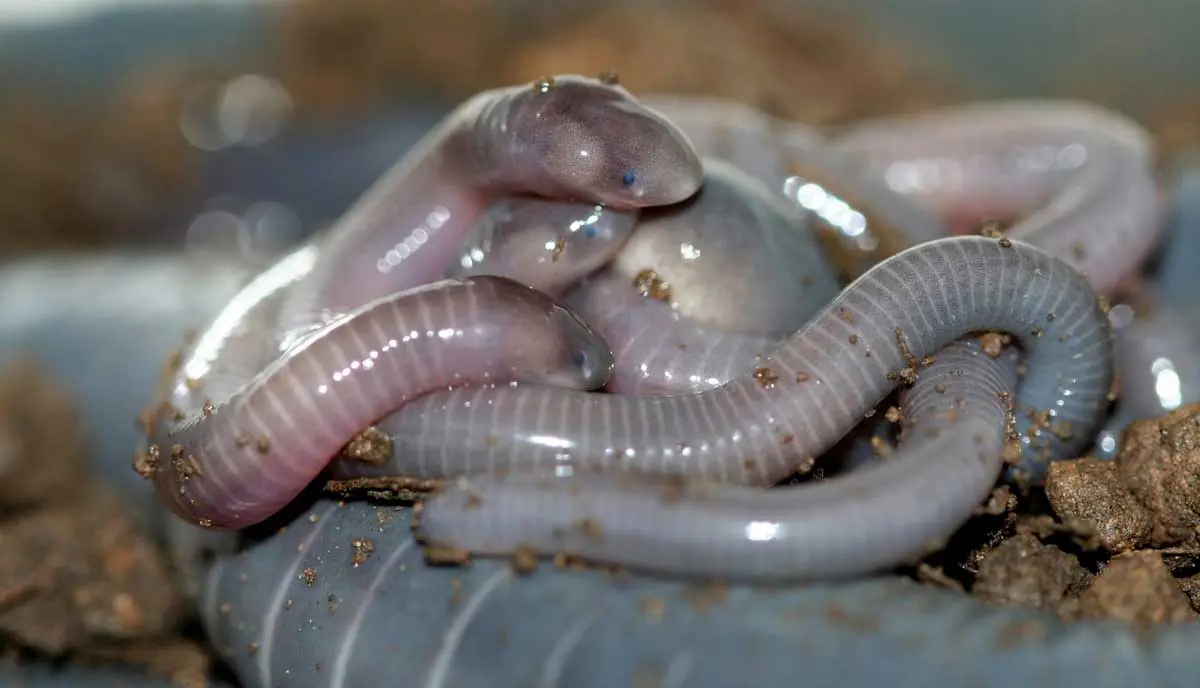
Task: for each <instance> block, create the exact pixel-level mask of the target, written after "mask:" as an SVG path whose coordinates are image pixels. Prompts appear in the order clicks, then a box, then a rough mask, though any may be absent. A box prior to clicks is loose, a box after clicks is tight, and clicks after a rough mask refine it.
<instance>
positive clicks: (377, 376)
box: [150, 259, 612, 529]
mask: <svg viewBox="0 0 1200 688" xmlns="http://www.w3.org/2000/svg"><path fill="white" fill-rule="evenodd" d="M286 260H287V259H285V261H286ZM289 267H290V266H289V265H288V264H287V263H283V264H282V267H280V266H278V265H277V266H276V270H277V271H279V270H284V271H286V270H289ZM273 277H274V275H273V273H272V271H268V272H267V273H265V274H264V276H262V277H260V278H259V280H258V284H257V285H256V284H252V285H251V287H249V288H248V291H247V292H244V294H245V295H246V296H247V297H248V298H249V297H250V296H252V295H265V296H266V297H267V298H266V299H263V300H260V301H259V302H258V303H254V304H252V305H251V307H250V308H248V309H247V310H246V312H247V317H248V318H250V319H252V318H255V317H256V316H259V315H261V314H263V313H269V311H270V308H269V304H270V301H269V297H270V296H271V295H272V292H271V291H268V290H267V289H263V288H262V287H261V286H258V285H261V284H262V281H263V279H264V278H267V279H270V278H273ZM247 300H248V299H247ZM241 324H242V325H248V326H249V327H248V328H247V329H248V330H249V331H250V332H253V333H260V332H269V330H264V329H261V328H258V327H256V326H255V325H257V324H258V323H255V322H253V321H248V322H245V323H241ZM252 336H256V335H252ZM268 341H269V340H268ZM262 344H263V340H262V339H261V337H258V341H254V340H251V342H250V343H249V344H248V345H246V346H251V347H258V346H261V345H262ZM611 366H612V359H611V356H610V355H609V353H608V346H607V344H605V342H604V340H603V339H601V338H599V337H598V336H596V335H595V334H594V333H593V332H592V331H591V330H590V329H589V328H588V327H587V325H585V324H584V323H583V322H582V321H580V320H579V319H578V318H576V316H575V315H574V314H573V313H572V312H571V311H569V310H568V309H567V308H566V307H564V306H563V305H561V304H560V303H558V302H557V301H555V300H554V299H553V298H551V297H550V296H548V295H546V294H544V293H542V292H538V291H536V290H534V289H530V288H529V287H526V286H524V285H521V284H518V283H517V282H514V281H512V280H509V279H507V278H503V277H494V276H487V275H483V276H478V277H472V278H467V279H465V280H445V281H441V282H435V283H432V284H429V285H425V286H422V287H418V288H415V289H410V290H408V291H405V292H400V293H398V294H395V295H393V296H389V297H385V298H383V299H378V300H376V301H374V302H372V303H369V304H367V305H366V306H364V307H362V308H360V309H358V310H357V311H355V312H354V313H352V314H350V315H348V316H345V317H344V318H341V319H339V320H338V321H335V322H334V323H331V324H330V325H329V326H327V327H326V328H324V329H323V330H320V331H318V332H316V333H314V334H313V335H311V336H309V337H306V338H304V339H303V340H301V341H300V342H299V343H297V344H296V345H295V346H293V347H292V348H291V349H289V350H288V351H287V352H285V353H284V354H283V355H282V356H281V357H280V358H278V359H277V360H275V361H274V362H273V363H272V364H271V365H269V366H267V368H266V369H265V370H264V371H262V372H261V373H259V374H258V375H257V376H256V377H255V378H254V379H253V381H252V382H251V383H250V384H248V385H246V386H244V387H241V388H239V389H238V390H237V391H235V392H233V393H232V394H231V395H230V396H228V397H227V398H226V399H224V400H223V401H222V403H221V405H220V406H218V407H205V408H204V410H203V411H202V412H201V413H200V414H199V415H198V416H193V417H191V418H188V419H186V420H185V421H184V422H183V423H182V424H180V425H178V426H174V427H171V425H170V424H169V423H168V422H162V423H160V426H159V428H158V429H157V431H156V432H154V433H153V435H152V444H151V448H150V451H151V453H152V454H151V455H152V457H153V456H157V460H156V461H154V462H153V463H152V464H151V468H152V469H153V471H152V474H151V477H152V478H153V479H154V483H155V487H156V489H157V490H158V494H159V496H160V497H161V498H162V500H163V501H164V502H165V503H166V504H167V506H168V507H170V508H171V510H172V511H174V512H175V513H176V514H177V515H179V516H181V517H183V518H185V519H187V520H189V521H191V522H193V523H196V524H199V525H201V526H204V527H206V528H213V529H232V528H244V527H247V526H250V525H254V524H255V523H258V522H260V521H262V520H263V519H265V518H267V517H268V516H271V515H272V514H274V513H275V512H277V511H279V510H280V509H281V508H283V507H284V506H285V505H286V504H287V503H288V502H290V501H291V500H292V499H293V498H295V497H296V495H298V494H300V492H301V491H302V490H303V489H304V488H305V487H306V486H308V484H309V483H311V482H312V481H313V479H314V478H316V477H317V475H319V474H320V473H321V472H322V471H323V470H324V468H325V466H326V465H327V464H328V463H329V460H330V458H331V457H333V456H335V455H337V454H338V452H339V450H340V449H341V448H342V447H343V446H345V445H346V443H347V442H349V441H350V440H351V439H352V438H353V437H354V436H355V434H357V433H358V432H359V431H360V430H362V429H363V428H364V427H366V426H367V425H369V424H370V422H371V419H373V418H378V417H380V416H383V415H384V414H386V413H388V412H389V411H391V410H393V409H395V408H397V407H399V406H401V405H403V404H404V403H405V402H407V401H410V400H412V399H414V398H417V397H418V396H420V395H422V394H425V393H427V392H430V391H432V390H437V389H447V388H454V387H457V386H460V385H470V384H488V383H492V382H497V381H525V382H532V383H543V384H550V385H555V386H559V387H563V388H576V389H591V388H595V387H598V386H601V385H603V384H604V383H605V382H606V381H607V379H608V374H609V370H610V369H611ZM186 368H187V366H185V369H186ZM180 388H181V389H180V391H179V392H178V393H177V394H176V397H180V396H183V397H189V396H191V394H192V390H191V389H190V388H191V385H189V384H186V383H185V384H182V385H181V386H180ZM164 420H165V419H164Z"/></svg>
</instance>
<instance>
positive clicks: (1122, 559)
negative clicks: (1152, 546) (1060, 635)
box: [1078, 551, 1196, 626]
mask: <svg viewBox="0 0 1200 688" xmlns="http://www.w3.org/2000/svg"><path fill="white" fill-rule="evenodd" d="M1078 614H1079V617H1080V618H1083V619H1119V620H1121V621H1127V622H1130V623H1135V624H1138V625H1141V626H1147V625H1154V624H1163V623H1179V622H1183V621H1191V620H1194V619H1195V618H1196V612H1195V610H1193V609H1192V606H1191V602H1190V601H1189V600H1188V597H1187V595H1185V594H1184V592H1183V590H1182V589H1181V587H1180V585H1179V583H1178V582H1176V580H1175V577H1174V576H1172V575H1171V572H1170V570H1169V569H1167V566H1166V564H1165V563H1164V562H1163V558H1162V555H1161V554H1159V553H1158V552H1152V551H1141V552H1127V553H1125V554H1120V555H1117V556H1115V557H1113V558H1112V560H1110V561H1109V562H1108V565H1107V566H1105V567H1104V570H1102V571H1101V572H1100V574H1099V575H1097V576H1096V577H1095V579H1094V580H1093V582H1092V585H1091V586H1090V587H1088V589H1087V590H1085V591H1083V593H1081V594H1080V595H1079V600H1078Z"/></svg>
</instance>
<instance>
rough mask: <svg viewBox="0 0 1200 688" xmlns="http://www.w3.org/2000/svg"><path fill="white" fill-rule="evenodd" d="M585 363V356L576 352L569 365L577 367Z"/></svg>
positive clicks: (580, 352)
mask: <svg viewBox="0 0 1200 688" xmlns="http://www.w3.org/2000/svg"><path fill="white" fill-rule="evenodd" d="M586 362H587V356H586V355H585V354H584V353H583V352H582V351H576V352H575V354H574V355H573V356H571V363H573V364H575V365H577V366H582V365H583V364H584V363H586Z"/></svg>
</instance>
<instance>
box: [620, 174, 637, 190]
mask: <svg viewBox="0 0 1200 688" xmlns="http://www.w3.org/2000/svg"><path fill="white" fill-rule="evenodd" d="M636 181H637V175H636V174H634V173H633V170H628V171H627V172H625V174H623V175H621V185H622V186H625V187H630V186H633V183H634V182H636Z"/></svg>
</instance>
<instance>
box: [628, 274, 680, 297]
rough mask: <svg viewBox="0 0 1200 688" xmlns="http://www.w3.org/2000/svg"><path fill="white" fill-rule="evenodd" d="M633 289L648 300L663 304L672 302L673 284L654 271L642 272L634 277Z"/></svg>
mask: <svg viewBox="0 0 1200 688" xmlns="http://www.w3.org/2000/svg"><path fill="white" fill-rule="evenodd" d="M633 288H634V289H636V290H637V293H639V294H641V295H642V296H644V297H646V298H648V299H654V300H655V301H662V302H663V303H670V302H671V284H670V283H669V282H667V281H666V280H664V279H663V278H662V277H659V275H658V273H657V272H655V271H653V270H650V269H646V270H642V271H641V272H639V273H638V274H636V275H634V277H633Z"/></svg>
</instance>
